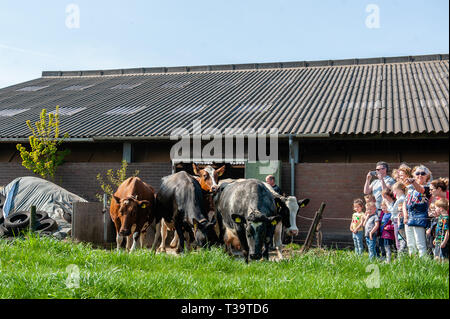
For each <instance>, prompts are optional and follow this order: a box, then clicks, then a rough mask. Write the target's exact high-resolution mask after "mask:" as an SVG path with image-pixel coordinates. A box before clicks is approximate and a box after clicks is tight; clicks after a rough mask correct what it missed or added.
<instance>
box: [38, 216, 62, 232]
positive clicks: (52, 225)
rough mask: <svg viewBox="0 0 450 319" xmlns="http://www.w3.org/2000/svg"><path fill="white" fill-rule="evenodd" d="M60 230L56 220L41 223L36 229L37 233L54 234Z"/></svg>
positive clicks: (49, 219)
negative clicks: (53, 232)
mask: <svg viewBox="0 0 450 319" xmlns="http://www.w3.org/2000/svg"><path fill="white" fill-rule="evenodd" d="M57 229H58V224H57V223H56V221H55V220H54V219H51V218H47V219H43V220H41V221H39V224H38V225H37V227H36V231H37V232H38V233H47V232H52V231H54V230H57Z"/></svg>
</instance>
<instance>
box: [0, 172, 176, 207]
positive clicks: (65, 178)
mask: <svg viewBox="0 0 450 319" xmlns="http://www.w3.org/2000/svg"><path fill="white" fill-rule="evenodd" d="M120 167H121V164H120V163H66V164H64V165H62V166H61V167H59V168H58V171H57V174H56V177H55V181H54V182H55V183H56V184H58V185H60V186H61V187H63V188H65V189H67V190H68V191H70V192H72V193H74V194H77V195H79V196H81V197H83V198H85V199H87V200H89V201H96V200H97V199H96V198H95V194H97V193H101V192H102V190H101V188H100V186H99V183H98V181H97V178H96V177H97V174H98V173H101V174H102V176H103V177H105V176H106V171H107V170H108V169H114V170H117V169H119V168H120ZM135 170H139V175H138V176H139V177H140V178H142V179H143V180H144V181H145V182H146V183H148V184H150V185H151V186H153V187H154V188H155V190H158V189H159V183H160V179H161V177H163V176H166V175H169V174H170V173H171V164H170V163H139V164H129V166H128V169H127V175H131V174H133V173H134V171H135ZM21 176H36V175H34V174H33V173H32V172H31V171H29V170H27V169H25V168H24V167H23V166H22V165H21V164H20V163H0V186H6V185H7V184H8V183H10V182H11V181H12V180H13V179H15V178H17V177H21ZM104 179H105V178H104Z"/></svg>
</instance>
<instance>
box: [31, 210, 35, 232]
mask: <svg viewBox="0 0 450 319" xmlns="http://www.w3.org/2000/svg"><path fill="white" fill-rule="evenodd" d="M30 231H31V232H34V231H36V206H31V209H30Z"/></svg>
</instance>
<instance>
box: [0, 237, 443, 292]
mask: <svg viewBox="0 0 450 319" xmlns="http://www.w3.org/2000/svg"><path fill="white" fill-rule="evenodd" d="M371 264H372V263H371V262H370V261H369V260H368V258H367V255H365V256H362V257H358V256H356V255H354V253H353V252H350V251H342V250H341V251H338V250H328V251H324V250H311V251H309V252H307V253H306V254H303V255H295V256H293V257H292V258H290V259H289V260H284V261H281V262H266V261H263V262H251V263H250V264H246V263H245V262H244V261H243V260H242V259H236V258H231V257H229V256H228V255H226V254H225V253H223V251H222V250H221V249H219V248H214V249H211V250H200V251H197V252H191V253H186V254H185V255H183V256H173V255H166V254H154V253H152V252H151V251H149V250H146V249H141V250H137V251H135V252H133V253H131V254H128V253H126V252H125V251H119V252H117V251H108V250H101V249H93V248H92V247H91V246H90V245H88V244H74V243H70V242H61V241H57V240H55V239H51V238H47V237H43V238H39V237H38V236H37V235H30V234H28V235H27V236H26V238H25V239H23V238H22V239H15V240H14V241H4V240H0V298H167V299H170V298H252V299H253V298H255V299H257V298H262V299H264V298H289V299H300V298H394V299H397V298H446V299H448V298H449V264H448V262H445V263H439V262H436V261H434V260H431V259H423V258H414V257H403V258H402V259H397V260H395V261H394V262H393V263H391V264H383V263H381V262H373V264H375V266H376V267H377V269H378V270H379V288H371V286H370V285H367V284H366V282H367V280H368V278H369V277H370V276H373V275H375V274H374V273H373V272H371V269H372V268H370V267H372V266H370V267H369V268H368V266H369V265H371ZM69 265H76V266H77V267H78V269H79V274H80V276H79V288H68V286H67V285H66V280H67V277H68V275H69V274H68V273H67V272H66V269H67V267H68V266H69ZM369 270H370V271H369Z"/></svg>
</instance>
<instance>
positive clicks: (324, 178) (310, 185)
mask: <svg viewBox="0 0 450 319" xmlns="http://www.w3.org/2000/svg"><path fill="white" fill-rule="evenodd" d="M388 164H389V165H390V168H395V167H398V166H399V163H388ZM408 164H409V165H410V166H411V167H413V166H415V165H417V164H418V163H408ZM424 165H426V166H427V167H428V168H429V169H430V170H431V172H432V174H433V178H438V177H445V176H448V175H449V174H448V172H449V163H448V162H445V163H426V164H424ZM374 168H375V163H332V164H331V163H300V164H296V166H295V175H296V179H295V195H296V196H297V198H298V199H300V198H310V199H311V201H310V203H309V204H308V206H307V207H305V208H304V209H303V210H301V211H300V214H299V215H301V216H305V217H309V218H311V217H313V216H314V214H315V212H316V211H317V210H318V208H319V207H320V204H321V202H325V204H326V207H325V210H324V214H323V217H324V218H325V219H324V220H323V222H322V231H323V236H324V241H326V242H328V243H330V242H340V241H345V242H350V243H351V242H352V239H351V234H350V233H349V231H348V228H349V225H350V220H340V219H336V220H335V219H326V218H346V219H348V218H351V214H352V202H353V199H355V198H358V197H360V198H362V196H363V188H364V183H365V177H366V175H367V172H368V171H369V170H373V169H374ZM282 179H283V183H282V187H283V190H284V191H285V192H286V193H289V192H290V165H289V164H288V163H284V164H283V176H282ZM297 224H298V225H299V226H300V227H299V230H300V231H301V233H300V235H299V239H303V238H304V237H305V236H306V233H307V231H308V229H309V226H310V224H311V221H310V220H307V219H304V218H300V217H299V218H298V222H297Z"/></svg>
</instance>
